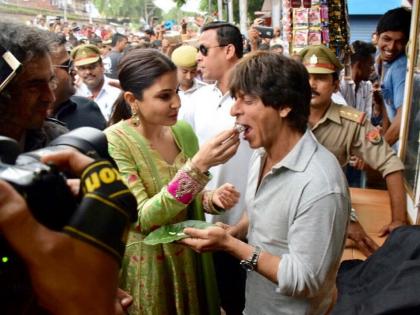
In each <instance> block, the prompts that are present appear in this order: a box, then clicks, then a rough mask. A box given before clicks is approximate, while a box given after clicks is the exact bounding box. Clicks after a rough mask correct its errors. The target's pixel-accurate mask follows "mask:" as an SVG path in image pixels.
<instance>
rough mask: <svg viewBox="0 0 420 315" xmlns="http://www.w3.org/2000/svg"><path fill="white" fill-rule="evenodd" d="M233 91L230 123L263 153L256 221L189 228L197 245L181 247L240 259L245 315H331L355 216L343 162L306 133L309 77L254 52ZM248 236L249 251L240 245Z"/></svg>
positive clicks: (255, 185) (252, 206) (250, 198)
mask: <svg viewBox="0 0 420 315" xmlns="http://www.w3.org/2000/svg"><path fill="white" fill-rule="evenodd" d="M230 91H231V94H232V95H235V98H236V102H235V104H234V106H233V107H232V110H231V114H232V115H233V116H235V117H236V122H237V124H239V125H241V126H243V128H244V138H245V140H247V141H248V142H249V145H250V146H251V148H253V149H257V150H256V152H255V153H254V155H253V157H252V159H251V163H250V170H249V176H248V185H247V196H246V205H247V209H248V216H247V217H245V218H244V219H243V220H242V221H241V224H240V225H238V226H235V227H228V226H226V225H221V226H222V227H223V228H220V227H210V228H207V229H205V230H198V229H193V228H186V229H185V230H184V232H185V233H186V234H188V235H190V236H191V237H192V238H186V239H184V240H183V241H182V242H183V243H184V244H186V245H189V246H191V247H192V248H194V249H195V250H196V251H198V252H202V251H209V250H222V251H226V252H228V253H230V254H231V255H233V256H234V257H236V258H238V259H240V260H241V262H240V264H241V265H242V266H243V267H244V268H245V269H246V270H248V271H249V272H248V273H247V282H246V306H245V310H244V314H247V315H254V314H265V315H270V314H273V315H274V314H276V315H277V314H293V315H299V314H302V315H303V314H316V315H319V314H325V313H326V312H327V311H328V309H329V307H330V306H331V304H332V302H333V292H334V284H335V276H336V272H337V269H338V266H339V263H340V258H341V255H342V252H343V248H344V241H345V233H346V227H347V223H348V217H349V213H350V208H351V207H350V199H349V193H348V188H347V183H346V180H345V177H344V175H343V173H342V171H341V167H340V165H339V163H338V161H337V160H336V158H335V157H334V156H333V155H332V154H331V153H330V152H329V151H328V150H327V149H326V148H324V147H323V146H322V145H321V144H319V143H318V142H317V141H316V139H315V137H314V135H313V134H312V132H311V131H310V130H309V129H308V128H307V122H308V116H309V103H310V99H311V88H310V86H309V81H308V73H307V71H306V70H305V68H304V67H303V65H301V64H299V63H298V62H296V61H294V60H292V59H289V58H287V57H283V56H281V55H279V54H276V53H270V52H256V53H252V54H250V55H248V56H246V57H245V58H244V59H243V60H242V61H240V62H239V63H238V65H237V66H236V68H235V69H234V71H233V74H232V77H231V82H230ZM242 229H246V230H247V237H248V244H247V243H245V242H243V241H241V240H239V239H238V238H236V237H235V236H236V235H239V234H240V232H241V230H242ZM251 271H253V272H251Z"/></svg>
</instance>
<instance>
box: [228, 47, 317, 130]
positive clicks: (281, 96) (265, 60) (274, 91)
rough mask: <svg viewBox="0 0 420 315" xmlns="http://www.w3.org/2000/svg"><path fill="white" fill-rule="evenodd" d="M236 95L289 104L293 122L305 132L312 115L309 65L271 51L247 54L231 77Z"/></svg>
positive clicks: (269, 103)
mask: <svg viewBox="0 0 420 315" xmlns="http://www.w3.org/2000/svg"><path fill="white" fill-rule="evenodd" d="M230 93H231V95H232V96H234V97H235V96H236V95H240V94H248V95H252V96H257V97H259V98H260V99H261V101H262V102H263V104H264V105H265V106H270V107H273V108H275V109H281V108H285V107H289V108H290V109H291V111H290V113H289V114H288V116H287V118H286V119H287V121H288V122H289V125H290V126H291V127H292V128H294V129H297V130H298V131H300V132H305V130H306V126H307V123H308V117H309V108H310V107H309V105H310V101H311V87H310V85H309V75H308V72H307V70H306V68H305V67H304V66H303V65H302V64H301V63H300V62H297V61H295V60H293V59H291V58H288V57H285V56H282V55H280V54H278V53H274V52H268V51H256V52H253V53H250V54H248V55H246V56H245V57H244V58H243V59H242V60H241V61H239V63H238V64H237V65H236V66H235V68H234V70H233V72H232V74H231V79H230Z"/></svg>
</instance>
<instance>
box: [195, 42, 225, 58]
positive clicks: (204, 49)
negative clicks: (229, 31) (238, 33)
mask: <svg viewBox="0 0 420 315" xmlns="http://www.w3.org/2000/svg"><path fill="white" fill-rule="evenodd" d="M226 46H227V45H218V46H211V47H206V46H204V45H203V44H201V45H200V46H199V47H198V51H199V52H200V53H201V54H202V55H203V56H207V54H208V53H209V49H210V48H217V47H226Z"/></svg>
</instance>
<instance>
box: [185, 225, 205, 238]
mask: <svg viewBox="0 0 420 315" xmlns="http://www.w3.org/2000/svg"><path fill="white" fill-rule="evenodd" d="M183 232H184V233H185V234H187V235H188V236H190V237H193V238H203V239H205V238H206V236H207V233H206V232H205V230H200V229H195V228H189V227H187V228H185V229H184V231H183Z"/></svg>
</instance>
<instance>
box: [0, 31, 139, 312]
mask: <svg viewBox="0 0 420 315" xmlns="http://www.w3.org/2000/svg"><path fill="white" fill-rule="evenodd" d="M45 34H46V33H45V32H43V31H40V30H36V29H33V28H29V27H27V26H24V25H17V24H5V23H0V46H1V54H0V57H1V63H0V71H1V72H0V74H1V76H0V79H1V80H0V81H1V82H0V120H1V121H0V135H2V136H7V137H10V138H12V139H14V140H16V141H17V142H18V146H19V147H20V150H17V151H23V152H28V151H32V150H35V149H39V148H43V147H45V146H46V145H48V143H49V142H51V140H53V139H54V138H56V137H57V136H59V135H61V134H63V133H65V132H67V129H66V128H64V127H63V126H61V125H60V124H59V123H58V122H57V121H55V120H46V116H47V109H48V108H49V107H50V106H51V104H52V103H53V102H54V101H55V96H54V93H53V90H54V88H55V87H56V79H55V75H54V71H53V67H52V63H51V58H50V55H49V51H48V46H47V43H46V41H45ZM9 140H10V139H9ZM16 146H17V144H16ZM4 151H5V152H1V153H3V154H4V155H6V156H7V155H10V153H11V152H10V150H9V149H8V148H6V150H4ZM3 158H4V156H3V155H2V156H1V162H2V163H1V164H2V167H3V169H5V170H6V171H7V170H8V169H12V170H13V168H14V166H13V165H7V164H4V165H3V163H4V162H5V160H3ZM43 161H44V162H54V163H55V164H57V165H58V166H63V167H64V168H65V169H67V168H68V169H69V170H72V171H73V173H76V174H75V175H77V174H78V173H80V172H81V170H82V169H83V168H84V167H85V166H86V165H87V164H89V163H91V162H92V161H93V160H92V159H90V158H88V157H86V156H83V155H81V154H80V153H77V152H76V153H58V154H57V155H54V156H52V157H51V160H49V158H48V157H47V158H46V159H45V160H43ZM9 163H10V162H9ZM102 166H104V165H102ZM12 174H14V175H12V176H11V177H13V178H12V179H13V180H14V179H16V177H19V173H17V172H12ZM53 175H54V174H53ZM1 178H3V177H1ZM3 179H4V178H3ZM118 181H119V179H118ZM64 186H65V185H64ZM23 193H25V191H23ZM43 193H44V194H45V193H47V194H48V193H50V191H43ZM93 195H95V194H93ZM109 196H110V194H105V197H106V198H102V200H106V199H107V198H108V197H109ZM51 197H54V196H53V195H52V193H51ZM109 198H110V197H109ZM36 199H38V200H36ZM52 199H54V198H52ZM33 200H35V201H37V202H38V203H40V204H41V205H42V204H44V203H45V206H46V208H48V207H50V206H51V198H41V197H38V195H35V198H34V199H33ZM86 200H88V201H89V200H91V199H89V198H84V199H83V200H82V202H84V201H86ZM81 205H82V204H81ZM32 208H33V207H32ZM32 208H31V211H32V212H29V211H28V209H29V207H28V205H27V204H26V203H25V200H24V199H23V198H22V197H21V196H19V194H17V193H16V191H15V190H14V189H13V188H12V187H11V186H10V185H9V184H7V183H5V182H4V181H1V182H0V240H1V242H0V249H1V250H2V251H1V253H0V254H1V257H2V264H1V268H0V276H1V277H0V284H1V285H0V288H1V294H0V297H1V299H0V307H1V310H2V311H1V312H2V314H45V313H46V312H51V313H53V314H73V313H77V314H113V313H114V312H119V313H122V312H123V310H122V308H126V307H127V306H128V304H130V299H131V298H130V296H128V295H127V294H126V293H125V292H123V291H121V290H119V291H118V292H116V291H117V287H116V279H117V272H118V267H119V265H118V264H119V259H118V257H116V255H113V256H114V257H113V258H111V259H110V257H112V256H110V255H109V254H110V253H109V251H108V253H107V252H106V251H107V250H108V249H107V247H106V246H102V247H101V246H98V243H95V240H96V241H98V240H99V241H101V240H102V241H103V240H104V235H105V234H106V233H108V234H110V233H109V230H112V231H114V232H115V224H114V223H115V222H112V221H109V218H108V217H107V218H106V219H107V220H108V221H104V220H103V218H104V215H103V211H102V208H101V209H100V210H101V213H100V214H101V215H100V216H97V217H96V216H90V217H87V216H86V215H85V213H81V212H80V211H79V210H80V209H79V208H75V209H73V210H74V212H75V214H77V215H78V216H74V217H72V218H71V220H70V221H69V222H67V223H68V224H67V225H66V226H65V227H64V230H65V229H66V228H68V229H67V230H66V233H67V235H65V234H64V233H62V232H57V231H58V230H57V231H52V230H50V229H47V228H46V227H45V226H43V225H41V224H40V223H39V222H38V221H36V220H35V219H34V217H33V214H35V213H34V211H33V210H34V209H32ZM104 208H106V206H105V207H104ZM122 208H123V209H131V208H130V207H124V206H123V207H122ZM92 209H93V208H92V207H90V206H89V204H85V205H84V210H85V212H86V213H88V214H89V213H90V214H92ZM134 209H135V205H134ZM54 210H56V213H59V214H60V213H61V212H62V210H63V209H62V207H57V209H54ZM54 212H55V211H54ZM125 212H128V211H125ZM115 213H116V214H117V215H118V214H120V217H121V213H123V214H124V211H123V212H120V213H118V212H116V211H114V213H112V211H111V214H115ZM48 214H49V213H47V215H48ZM51 215H52V213H51ZM114 217H115V215H114ZM114 217H112V216H111V218H114ZM130 219H131V218H130ZM98 220H100V221H101V222H99V223H102V225H100V224H98V222H97V221H98ZM81 223H86V226H80V224H81ZM126 224H128V223H126ZM95 226H98V227H100V228H101V229H99V228H98V229H97V230H96V231H95V229H94V227H95ZM86 227H89V228H92V231H91V232H93V233H92V234H89V233H84V234H80V235H77V231H83V230H84V229H85V228H86ZM72 228H73V229H72ZM118 228H120V230H118V231H117V232H118V233H114V234H112V235H111V236H109V238H108V239H107V240H105V242H99V245H101V244H102V245H104V244H105V245H106V244H107V241H109V240H113V241H115V240H117V241H116V242H115V243H116V244H118V245H119V246H120V247H119V248H118V249H120V248H121V245H122V248H124V246H123V245H124V243H125V237H124V235H121V236H120V237H119V238H117V237H118V236H119V233H121V230H122V228H124V224H120V225H118ZM60 230H61V229H60ZM100 233H102V235H100ZM92 235H93V236H94V237H91V236H92ZM89 242H90V243H91V244H93V246H92V245H91V244H89ZM10 247H11V248H12V249H13V250H14V252H13V251H12V253H11V252H10ZM108 247H110V246H108ZM99 248H100V249H99ZM110 248H112V246H111V247H110ZM101 249H102V251H101ZM117 253H118V251H117ZM118 254H121V253H120V252H119V253H118ZM19 257H21V259H22V261H20V260H19ZM115 258H117V259H115ZM23 264H25V265H26V267H27V268H25V267H24V265H23ZM26 271H27V272H26ZM102 282H103V283H102ZM33 291H35V294H36V296H37V299H36V298H35V297H34V292H33ZM116 301H117V303H116ZM38 303H40V304H41V305H42V306H43V309H42V308H40V307H39V306H38V305H37V304H38ZM45 309H47V310H48V311H46V310H45Z"/></svg>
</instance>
